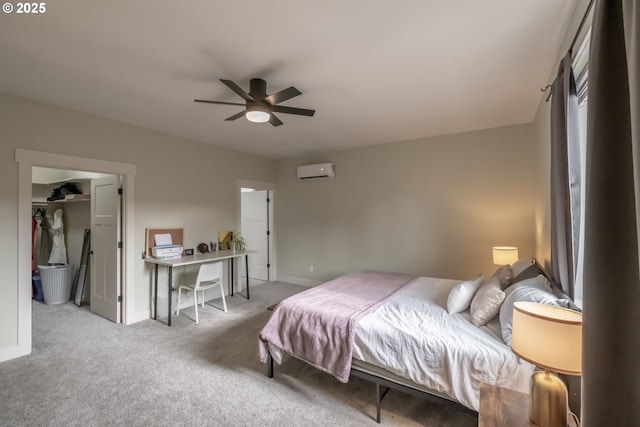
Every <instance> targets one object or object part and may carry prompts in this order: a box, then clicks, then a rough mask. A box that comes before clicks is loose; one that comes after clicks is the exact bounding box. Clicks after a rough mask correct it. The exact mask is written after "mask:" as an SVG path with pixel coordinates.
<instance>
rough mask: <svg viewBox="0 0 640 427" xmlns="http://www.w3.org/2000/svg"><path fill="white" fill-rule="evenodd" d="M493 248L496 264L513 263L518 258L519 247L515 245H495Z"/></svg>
mask: <svg viewBox="0 0 640 427" xmlns="http://www.w3.org/2000/svg"><path fill="white" fill-rule="evenodd" d="M492 250H493V263H494V264H498V265H506V264H513V263H514V262H516V261H517V260H518V248H516V247H515V246H494V247H493V248H492Z"/></svg>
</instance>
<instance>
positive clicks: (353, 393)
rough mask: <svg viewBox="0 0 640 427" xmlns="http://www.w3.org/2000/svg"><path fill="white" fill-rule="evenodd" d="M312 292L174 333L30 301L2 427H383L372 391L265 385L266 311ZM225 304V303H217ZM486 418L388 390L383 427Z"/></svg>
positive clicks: (271, 287)
mask: <svg viewBox="0 0 640 427" xmlns="http://www.w3.org/2000/svg"><path fill="white" fill-rule="evenodd" d="M303 289H305V288H302V287H300V286H295V285H291V284H286V283H282V282H267V283H265V284H261V285H259V286H255V287H252V289H251V300H246V299H245V298H243V297H242V296H239V295H236V296H234V297H227V304H228V309H229V311H228V312H227V313H224V312H222V311H221V310H219V309H217V308H215V307H213V306H209V305H205V308H204V309H200V310H199V315H200V323H198V324H196V323H194V321H193V320H192V318H193V316H194V310H193V308H187V309H184V310H181V312H180V316H177V317H176V316H174V317H173V320H172V322H173V326H171V327H167V326H166V324H165V323H163V322H159V321H154V320H146V321H142V322H139V323H136V324H133V325H129V326H123V325H117V324H114V323H112V322H110V321H108V320H106V319H103V318H101V317H100V316H97V315H95V314H93V313H92V312H90V311H89V310H88V308H87V307H80V308H79V307H77V306H75V305H74V304H73V303H71V302H68V303H64V304H58V305H44V304H41V303H38V302H35V301H34V302H33V303H32V304H33V315H32V318H33V352H32V354H30V355H28V356H24V357H21V358H19V359H15V360H10V361H7V362H4V363H0V426H150V425H154V426H303V425H304V426H363V425H370V426H375V425H376V422H375V413H376V406H375V386H374V385H373V384H372V383H370V382H367V381H364V380H360V379H358V378H354V379H352V380H351V381H349V383H347V384H342V383H340V382H338V381H337V380H336V379H334V378H333V377H331V376H330V375H327V374H324V373H322V372H319V371H318V370H316V369H314V368H311V367H310V366H308V365H306V364H304V363H302V362H300V361H298V360H295V359H290V360H288V361H286V362H285V363H283V365H282V366H278V365H276V368H275V377H274V378H273V379H270V378H268V377H267V376H266V366H265V365H263V364H261V363H260V362H259V360H258V357H257V354H258V333H259V332H260V330H261V329H262V327H263V326H264V324H265V323H266V321H267V320H268V319H269V316H270V315H271V313H272V312H271V311H268V310H267V307H269V306H270V305H273V304H275V303H277V302H278V301H280V300H282V299H284V298H286V297H287V296H289V295H292V294H294V293H296V292H299V291H301V290H303ZM212 303H213V304H214V305H216V303H217V301H213V302H212ZM477 422H478V418H477V415H475V414H472V413H469V412H466V411H463V410H459V409H457V408H455V407H452V406H449V405H442V404H439V403H433V402H429V401H426V400H423V399H420V398H418V397H414V396H411V395H407V394H404V393H401V392H398V391H395V390H390V391H389V393H388V394H387V396H386V397H385V399H384V401H383V403H382V425H384V426H420V425H423V426H433V427H435V426H442V427H454V426H455V427H466V426H476V425H477Z"/></svg>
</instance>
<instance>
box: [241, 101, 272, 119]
mask: <svg viewBox="0 0 640 427" xmlns="http://www.w3.org/2000/svg"><path fill="white" fill-rule="evenodd" d="M245 117H246V118H247V120H249V121H250V122H254V123H265V122H268V121H269V119H270V118H271V114H269V112H268V111H267V109H266V108H263V107H260V106H257V105H256V106H252V107H248V108H247V112H246V114H245Z"/></svg>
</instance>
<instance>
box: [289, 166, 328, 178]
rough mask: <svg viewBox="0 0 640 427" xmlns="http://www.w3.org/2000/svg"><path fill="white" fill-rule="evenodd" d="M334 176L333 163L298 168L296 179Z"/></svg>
mask: <svg viewBox="0 0 640 427" xmlns="http://www.w3.org/2000/svg"><path fill="white" fill-rule="evenodd" d="M335 176H336V171H335V168H334V165H333V163H318V164H315V165H302V166H298V179H318V178H334V177H335Z"/></svg>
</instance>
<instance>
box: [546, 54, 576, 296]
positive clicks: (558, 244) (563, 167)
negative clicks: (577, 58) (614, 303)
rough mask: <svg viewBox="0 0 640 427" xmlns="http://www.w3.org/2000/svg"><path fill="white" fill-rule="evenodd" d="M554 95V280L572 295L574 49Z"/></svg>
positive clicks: (562, 68) (564, 62) (565, 60)
mask: <svg viewBox="0 0 640 427" xmlns="http://www.w3.org/2000/svg"><path fill="white" fill-rule="evenodd" d="M551 96H552V104H551V267H552V270H553V278H554V279H555V281H556V282H557V283H558V284H559V285H560V286H562V290H563V291H564V292H565V293H566V294H567V295H569V296H570V297H571V298H573V297H574V291H573V290H574V286H573V285H574V278H575V266H576V264H577V260H578V251H577V249H578V245H577V242H578V238H579V236H580V228H579V227H580V217H579V215H580V161H579V159H580V154H579V150H580V135H579V127H578V96H577V95H576V82H575V79H574V77H573V71H572V69H571V52H569V53H567V55H566V56H565V57H564V58H563V59H562V62H561V63H560V67H559V69H558V76H557V77H556V79H555V81H554V82H553V85H552V86H551ZM572 159H573V161H571V160H572ZM574 243H576V245H575V247H574Z"/></svg>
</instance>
